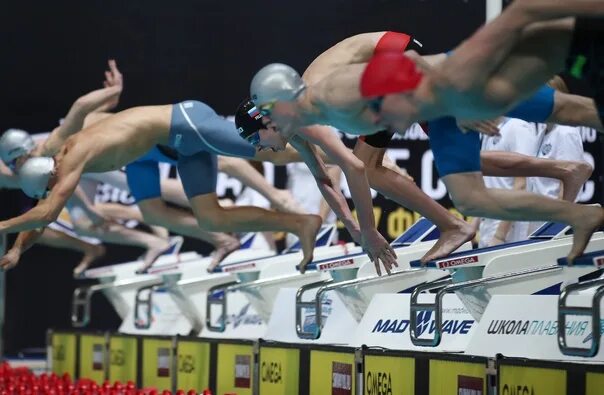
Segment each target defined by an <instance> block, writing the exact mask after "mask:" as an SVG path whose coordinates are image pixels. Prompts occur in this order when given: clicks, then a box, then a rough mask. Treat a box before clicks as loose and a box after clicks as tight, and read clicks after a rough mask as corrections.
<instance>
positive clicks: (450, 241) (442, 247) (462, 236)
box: [421, 220, 475, 263]
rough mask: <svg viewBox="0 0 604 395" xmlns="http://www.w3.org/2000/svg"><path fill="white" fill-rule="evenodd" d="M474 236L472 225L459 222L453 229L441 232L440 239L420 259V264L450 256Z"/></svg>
mask: <svg viewBox="0 0 604 395" xmlns="http://www.w3.org/2000/svg"><path fill="white" fill-rule="evenodd" d="M474 234H475V231H474V227H473V226H472V225H470V224H469V223H467V222H465V221H462V220H459V222H458V223H457V224H456V226H455V227H454V228H449V229H445V230H441V233H440V238H439V239H438V241H437V242H436V243H435V244H434V245H433V246H432V248H430V249H429V250H428V252H426V254H425V255H424V256H423V257H422V259H421V262H422V263H426V262H429V261H432V260H434V259H439V258H443V257H445V256H447V255H449V254H451V253H452V252H453V251H455V250H456V249H458V248H459V247H460V246H461V245H462V244H463V243H465V242H466V241H470V240H472V238H474Z"/></svg>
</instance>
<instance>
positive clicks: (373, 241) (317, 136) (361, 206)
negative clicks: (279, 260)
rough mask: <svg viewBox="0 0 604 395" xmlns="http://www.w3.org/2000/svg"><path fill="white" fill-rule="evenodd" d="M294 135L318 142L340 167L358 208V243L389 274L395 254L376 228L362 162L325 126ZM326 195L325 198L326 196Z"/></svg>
mask: <svg viewBox="0 0 604 395" xmlns="http://www.w3.org/2000/svg"><path fill="white" fill-rule="evenodd" d="M295 138H299V139H301V140H306V142H308V143H311V144H316V145H318V146H319V147H321V148H322V149H323V151H325V153H326V154H327V155H328V156H329V157H331V158H332V160H333V161H334V162H335V164H337V165H338V166H339V167H340V168H341V169H342V171H343V172H344V174H345V175H346V180H347V182H348V186H349V188H350V193H351V194H352V199H353V200H354V205H355V208H356V209H357V216H358V218H359V227H360V231H361V245H362V246H363V248H364V249H365V250H366V252H367V254H368V255H369V258H370V259H371V261H372V262H373V263H374V264H375V267H376V272H377V273H378V274H381V269H380V266H379V262H380V261H382V262H383V263H384V267H385V268H386V271H387V272H388V273H389V274H390V271H391V268H392V266H398V264H397V262H396V253H395V252H394V250H393V249H392V247H391V246H390V245H389V244H388V243H387V242H386V239H384V237H383V236H382V235H381V234H380V233H379V232H378V231H377V229H376V227H375V218H374V216H373V204H372V201H371V193H370V192H369V182H368V180H367V173H366V172H365V165H364V163H363V162H362V161H361V160H360V159H359V158H357V157H356V156H355V155H354V154H353V153H352V151H350V150H349V149H348V148H346V146H345V145H344V143H342V140H340V139H339V138H338V136H336V135H335V134H334V133H333V132H332V131H331V130H330V129H329V128H328V127H326V126H316V125H315V126H312V127H305V128H302V129H300V130H299V131H298V133H297V135H296V137H295ZM325 198H326V199H327V196H325ZM332 208H333V209H334V211H336V210H337V209H338V207H332ZM336 213H337V212H336Z"/></svg>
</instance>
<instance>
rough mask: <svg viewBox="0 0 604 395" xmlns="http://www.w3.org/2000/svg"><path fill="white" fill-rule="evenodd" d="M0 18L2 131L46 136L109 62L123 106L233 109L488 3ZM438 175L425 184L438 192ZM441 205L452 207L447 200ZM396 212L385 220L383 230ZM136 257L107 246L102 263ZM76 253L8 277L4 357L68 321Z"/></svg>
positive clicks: (357, 1) (62, 5) (168, 8)
mask: <svg viewBox="0 0 604 395" xmlns="http://www.w3.org/2000/svg"><path fill="white" fill-rule="evenodd" d="M0 14H1V15H0V37H2V40H1V41H2V43H1V44H0V48H2V51H0V53H1V55H2V56H1V59H0V81H1V84H0V130H4V129H6V128H8V127H20V128H23V129H26V130H30V131H47V130H50V129H51V128H52V127H54V125H56V123H57V120H58V119H59V118H60V117H62V116H63V115H64V114H65V113H66V111H67V109H68V107H69V106H70V104H71V103H72V102H73V100H74V99H76V98H77V97H78V96H79V95H81V94H82V93H84V92H86V91H89V90H92V89H95V88H97V87H99V86H100V84H101V82H102V80H103V75H102V72H103V70H104V68H105V64H106V60H107V59H108V58H115V59H117V60H118V64H119V67H120V69H121V70H122V72H123V74H124V76H125V81H126V85H125V91H124V94H123V97H122V100H121V103H120V108H121V109H123V108H128V107H131V106H136V105H145V104H160V103H169V102H176V101H180V100H183V99H199V100H203V101H206V102H207V103H208V104H210V105H212V106H213V107H215V108H216V110H217V111H218V112H219V113H222V114H231V113H232V112H233V111H234V108H235V106H236V105H237V104H238V103H239V101H240V100H241V99H242V98H243V97H244V96H246V94H247V92H248V86H249V85H248V84H249V81H250V79H251V77H252V75H253V74H254V72H255V71H256V70H257V69H258V68H260V67H261V66H263V65H264V64H266V63H269V62H273V61H281V62H285V63H288V64H291V65H292V66H294V67H295V68H297V69H298V70H300V71H302V70H304V67H305V66H306V65H307V64H308V63H309V62H310V61H311V60H312V59H313V58H314V57H315V56H316V55H318V54H319V53H320V52H322V51H323V50H324V49H326V48H328V47H329V46H331V45H333V44H334V43H335V42H337V41H339V40H341V39H343V38H345V37H347V36H350V35H353V34H355V33H361V32H368V31H380V30H396V31H403V32H407V33H410V34H412V35H414V36H416V37H417V38H418V39H419V40H420V41H421V42H422V43H423V44H424V48H425V52H426V53H432V52H439V51H443V50H447V49H450V48H452V47H454V46H455V45H456V44H457V43H459V42H460V41H461V40H462V39H463V38H464V37H467V36H468V35H469V34H471V33H472V32H473V31H474V30H475V29H476V28H477V27H478V26H479V25H480V24H481V23H482V22H483V20H484V15H485V1H484V0H329V1H325V0H306V1H304V2H292V1H284V0H263V1H256V2H251V1H248V2H246V1H233V0H230V1H229V0H195V1H193V0H178V1H172V2H166V1H158V0H146V1H140V0H130V1H116V0H103V1H100V0H88V1H81V2H76V1H65V0H58V1H53V2H42V1H36V2H24V1H20V2H17V1H4V2H3V4H2V9H1V11H0ZM396 145H398V146H399V147H403V148H405V149H409V152H410V155H409V158H408V159H406V160H405V161H402V162H399V164H400V165H401V166H403V167H406V168H407V169H408V170H409V172H410V173H411V174H412V175H413V176H414V177H415V178H416V180H417V181H418V183H422V177H425V174H424V173H425V171H426V169H425V167H426V166H428V167H430V169H429V170H430V171H432V170H433V167H432V165H431V163H428V165H425V164H424V165H422V158H423V157H424V155H425V153H426V151H427V150H428V147H427V143H426V141H425V140H413V139H411V140H408V141H398V142H397V143H396ZM422 166H423V167H424V169H422ZM598 174H599V173H598ZM423 181H424V182H425V181H426V180H423ZM436 181H437V178H436V177H434V178H433V179H430V180H429V182H428V183H429V184H430V185H431V186H432V187H436ZM441 197H442V196H441ZM0 201H1V202H2V204H0V216H1V218H7V217H9V216H13V215H15V214H17V213H18V212H19V210H20V209H22V208H23V207H24V206H26V205H27V204H28V203H29V202H28V201H27V200H26V199H25V198H24V197H23V195H22V194H21V193H20V192H8V191H0ZM441 201H442V202H444V203H445V204H447V200H446V197H443V199H442V200H441ZM374 203H375V204H376V205H378V206H380V207H382V208H383V211H384V212H385V213H391V212H394V211H395V210H396V209H397V207H396V206H394V205H393V204H392V203H391V202H389V201H386V200H384V199H381V200H380V199H377V200H375V201H374ZM401 213H402V211H401ZM393 218H394V219H393ZM397 218H398V219H400V216H399V217H392V216H388V217H387V216H384V217H383V219H382V220H381V221H380V227H381V229H382V230H384V229H386V228H388V227H389V226H391V225H392V224H393V223H395V222H396V221H397ZM384 233H386V232H384ZM190 245H192V244H190ZM200 248H201V247H200ZM139 253H140V251H139V250H136V249H129V248H123V247H113V246H112V247H111V248H110V250H109V254H108V257H107V258H105V260H104V263H114V262H119V261H127V260H130V259H132V258H134V257H136V256H137V255H138V254H139ZM78 258H79V257H78V256H77V254H73V253H68V252H64V251H59V250H51V249H49V248H44V247H35V248H34V249H32V250H31V251H30V252H28V253H27V254H26V255H25V256H24V257H23V259H22V264H21V265H20V266H19V267H17V268H16V269H15V270H13V271H11V272H9V273H8V274H7V280H8V289H7V315H6V319H7V322H6V326H5V331H4V339H5V345H6V350H7V351H8V352H16V351H18V350H20V349H22V348H24V347H30V346H41V345H43V344H44V331H45V330H46V328H48V327H55V328H61V327H68V326H69V304H70V300H71V293H72V291H73V288H74V287H75V284H76V283H75V281H74V280H71V279H70V275H71V270H72V268H73V265H74V264H75V263H76V262H77V260H78ZM94 303H95V315H94V317H93V323H92V326H93V327H95V328H115V327H116V326H117V325H118V321H117V317H116V316H115V314H114V313H113V312H112V311H111V308H110V307H109V306H108V305H107V304H106V303H105V302H104V300H103V299H102V298H98V300H95V302H94Z"/></svg>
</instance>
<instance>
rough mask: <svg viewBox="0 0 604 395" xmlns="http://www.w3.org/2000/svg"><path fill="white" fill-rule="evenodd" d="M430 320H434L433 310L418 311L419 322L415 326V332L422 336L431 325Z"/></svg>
mask: <svg viewBox="0 0 604 395" xmlns="http://www.w3.org/2000/svg"><path fill="white" fill-rule="evenodd" d="M430 321H432V312H431V311H420V312H419V313H417V324H416V326H415V333H417V336H418V337H419V336H421V335H422V334H423V333H424V332H425V331H426V330H427V329H428V328H429V327H430Z"/></svg>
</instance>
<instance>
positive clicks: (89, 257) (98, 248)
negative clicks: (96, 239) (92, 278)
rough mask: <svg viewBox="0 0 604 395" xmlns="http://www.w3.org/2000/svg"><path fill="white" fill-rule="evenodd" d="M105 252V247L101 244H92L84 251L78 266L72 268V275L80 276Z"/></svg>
mask: <svg viewBox="0 0 604 395" xmlns="http://www.w3.org/2000/svg"><path fill="white" fill-rule="evenodd" d="M105 252H106V249H105V247H104V246H103V245H102V244H98V245H94V244H92V245H91V246H90V247H89V248H87V249H86V251H85V252H84V257H83V258H82V260H81V261H80V263H79V264H78V266H76V267H75V268H74V269H73V276H74V277H75V278H78V277H81V276H82V275H83V274H84V272H85V271H86V270H88V268H89V267H90V265H92V263H93V262H94V261H96V260H97V259H99V258H101V257H102V256H103V255H105Z"/></svg>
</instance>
